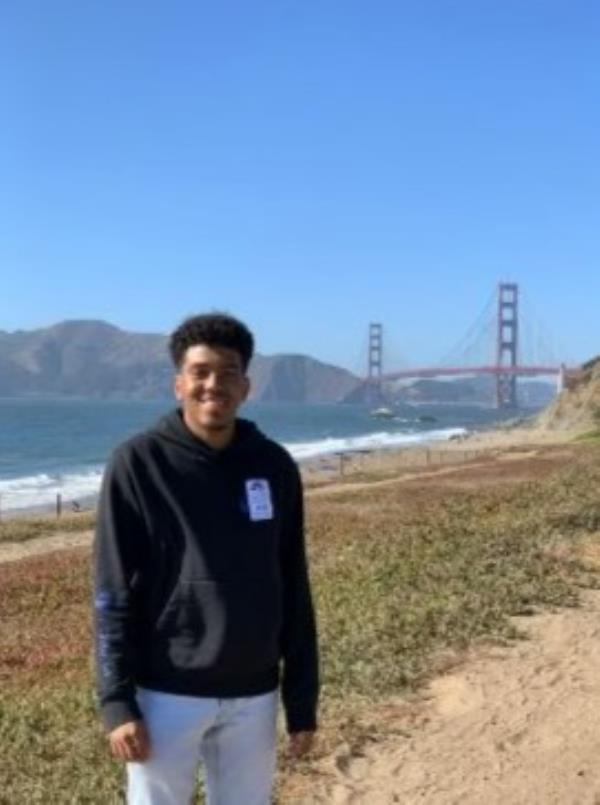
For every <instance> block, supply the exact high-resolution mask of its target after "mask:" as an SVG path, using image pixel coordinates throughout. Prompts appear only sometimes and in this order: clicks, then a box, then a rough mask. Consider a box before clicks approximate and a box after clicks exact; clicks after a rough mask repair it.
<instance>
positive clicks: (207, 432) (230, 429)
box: [183, 411, 235, 450]
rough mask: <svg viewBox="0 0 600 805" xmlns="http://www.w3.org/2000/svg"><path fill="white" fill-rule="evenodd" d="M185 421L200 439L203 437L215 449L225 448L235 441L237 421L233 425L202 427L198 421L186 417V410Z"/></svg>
mask: <svg viewBox="0 0 600 805" xmlns="http://www.w3.org/2000/svg"><path fill="white" fill-rule="evenodd" d="M183 421H184V422H185V424H186V425H187V427H188V428H189V430H191V432H192V433H193V434H194V436H197V437H198V438H199V439H202V441H203V442H205V444H207V445H208V446H209V447H212V448H213V450H224V449H225V448H226V447H228V446H229V445H230V444H231V442H232V441H233V437H234V435H235V422H232V423H231V425H226V426H225V427H223V428H202V427H199V426H198V424H197V423H195V422H190V420H189V419H188V418H187V417H186V414H185V411H184V412H183Z"/></svg>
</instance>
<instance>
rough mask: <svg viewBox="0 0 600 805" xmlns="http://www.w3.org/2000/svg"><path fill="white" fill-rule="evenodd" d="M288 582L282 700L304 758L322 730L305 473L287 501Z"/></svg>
mask: <svg viewBox="0 0 600 805" xmlns="http://www.w3.org/2000/svg"><path fill="white" fill-rule="evenodd" d="M285 507H286V508H285V523H284V544H283V550H282V581H283V600H284V617H283V634H282V653H283V681H282V698H283V705H284V709H285V714H286V721H287V728H288V732H289V733H290V734H291V744H290V747H291V751H292V753H293V754H297V755H298V754H303V753H304V752H305V751H306V750H307V749H308V748H309V745H310V742H311V741H310V738H309V737H306V736H305V737H302V735H303V734H304V733H307V732H308V733H312V732H314V731H315V730H316V728H317V701H318V695H319V670H318V650H317V634H316V626H315V616H314V608H313V603H312V596H311V591H310V582H309V577H308V568H307V561H306V549H305V541H304V506H303V500H302V484H301V480H300V474H299V472H298V470H297V468H296V466H295V465H293V469H292V472H291V478H290V484H289V491H288V497H287V500H286V501H285Z"/></svg>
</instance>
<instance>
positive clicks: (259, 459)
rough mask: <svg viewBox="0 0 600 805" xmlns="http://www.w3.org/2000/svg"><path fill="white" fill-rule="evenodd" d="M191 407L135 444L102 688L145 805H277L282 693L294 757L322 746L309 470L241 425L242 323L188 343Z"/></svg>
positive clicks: (100, 559) (115, 497) (110, 723)
mask: <svg viewBox="0 0 600 805" xmlns="http://www.w3.org/2000/svg"><path fill="white" fill-rule="evenodd" d="M169 346H170V352H171V357H172V359H173V362H174V364H175V382H174V389H175V395H176V397H177V399H178V401H179V403H180V407H179V408H178V409H177V410H175V411H173V412H172V413H171V414H170V415H168V416H166V417H165V418H164V419H162V420H161V421H160V422H159V423H158V424H157V426H155V427H154V428H152V429H151V430H149V431H147V432H145V433H142V434H139V435H138V436H136V437H134V438H133V439H130V440H129V441H128V442H126V443H125V444H123V445H121V446H120V447H119V448H118V449H117V450H116V451H115V453H114V454H113V456H112V458H111V461H110V463H109V466H108V467H107V471H106V473H105V477H104V481H103V486H102V492H101V497H100V503H99V511H98V515H99V516H98V526H97V533H96V541H95V550H94V574H95V623H96V643H97V655H96V656H97V676H98V687H99V696H100V703H101V709H102V715H103V720H104V724H105V726H106V729H107V731H108V737H109V742H110V746H111V749H112V752H113V754H114V756H115V757H116V758H118V759H120V760H123V761H125V762H126V763H127V771H128V802H129V803H130V805H131V804H133V805H142V804H143V805H188V803H189V802H190V800H191V797H192V795H193V790H194V787H195V781H196V776H197V771H198V766H199V764H200V763H202V764H203V765H204V770H205V778H206V788H207V796H208V803H209V805H212V804H213V803H215V804H216V803H218V804H219V805H267V804H268V803H269V802H270V801H271V789H272V781H273V774H274V770H275V738H276V729H275V724H276V713H277V698H278V693H277V690H278V687H279V686H281V692H282V699H283V705H284V710H285V715H286V722H287V729H288V732H289V735H290V750H291V752H292V754H294V755H296V756H300V755H302V754H304V753H306V752H307V751H308V750H309V748H310V746H311V743H312V738H313V734H314V731H315V729H316V726H317V724H316V707H317V696H318V669H317V646H316V632H315V623H314V615H313V607H312V600H311V594H310V586H309V581H308V573H307V567H306V556H305V549H304V533H303V507H302V489H301V483H300V477H299V473H298V470H297V468H296V466H295V464H294V462H293V461H292V459H291V458H290V457H289V455H288V454H287V453H286V451H285V450H284V449H283V448H282V447H280V446H279V445H277V444H276V443H275V442H272V441H271V440H269V439H267V438H266V437H265V436H264V435H263V434H262V433H260V431H259V430H258V429H257V428H256V427H255V426H254V425H253V424H252V423H251V422H248V421H246V420H243V419H239V418H238V417H237V411H238V408H239V406H240V405H241V404H242V403H243V401H244V400H245V399H246V397H247V396H248V392H249V381H248V378H247V375H246V372H247V368H248V364H249V362H250V359H251V357H252V353H253V347H254V342H253V337H252V334H251V333H250V331H249V330H248V329H247V327H246V326H245V325H244V324H242V323H241V322H239V321H237V320H236V319H234V318H232V317H230V316H227V315H224V314H219V313H215V314H206V315H200V316H195V317H192V318H190V319H187V320H186V321H184V322H183V324H181V325H180V327H178V328H177V330H175V332H174V333H173V334H172V336H171V340H170V345H169Z"/></svg>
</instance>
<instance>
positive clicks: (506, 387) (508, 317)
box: [364, 282, 579, 408]
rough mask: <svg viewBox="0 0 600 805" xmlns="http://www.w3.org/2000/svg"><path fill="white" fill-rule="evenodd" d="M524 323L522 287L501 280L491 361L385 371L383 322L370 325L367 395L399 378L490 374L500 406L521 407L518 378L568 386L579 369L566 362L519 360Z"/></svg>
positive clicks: (377, 394) (379, 393)
mask: <svg viewBox="0 0 600 805" xmlns="http://www.w3.org/2000/svg"><path fill="white" fill-rule="evenodd" d="M520 340H521V326H520V322H519V286H518V284H517V283H514V282H500V283H499V284H498V287H497V299H496V316H495V355H494V356H493V357H491V359H490V360H489V361H486V362H484V363H479V364H475V365H472V366H467V365H460V366H457V365H444V366H434V367H429V366H427V367H417V368H410V369H401V370H398V371H386V372H384V370H383V325H382V324H381V323H380V322H372V323H371V324H369V346H368V371H367V377H366V378H365V381H364V382H365V385H366V390H367V396H368V397H369V398H370V399H371V400H373V399H382V398H383V397H384V396H385V395H384V388H385V386H386V384H389V383H392V382H393V381H398V380H409V379H420V378H436V377H458V376H466V375H469V376H473V375H490V376H492V377H495V379H496V383H495V396H496V405H497V407H498V408H517V404H518V401H517V378H519V377H541V376H546V377H548V376H555V377H556V378H557V380H558V387H559V389H560V388H562V387H564V386H565V385H568V384H569V383H570V381H571V379H572V378H573V377H574V376H576V375H577V373H578V371H579V370H578V368H577V367H570V368H567V367H566V365H565V364H564V363H558V362H544V363H531V364H527V363H525V362H523V361H521V360H519V352H520Z"/></svg>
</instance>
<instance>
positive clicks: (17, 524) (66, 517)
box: [0, 511, 96, 542]
mask: <svg viewBox="0 0 600 805" xmlns="http://www.w3.org/2000/svg"><path fill="white" fill-rule="evenodd" d="M95 519H96V518H95V513H94V512H91V511H85V512H77V513H72V512H68V513H65V514H62V515H61V516H60V517H53V516H49V515H45V516H43V515H40V516H37V517H33V516H32V517H14V518H12V519H9V520H3V521H2V522H0V542H24V541H25V540H28V539H34V538H35V537H47V536H50V535H51V534H59V533H67V532H68V533H73V532H77V531H89V530H90V529H92V528H93V527H94V523H95Z"/></svg>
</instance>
